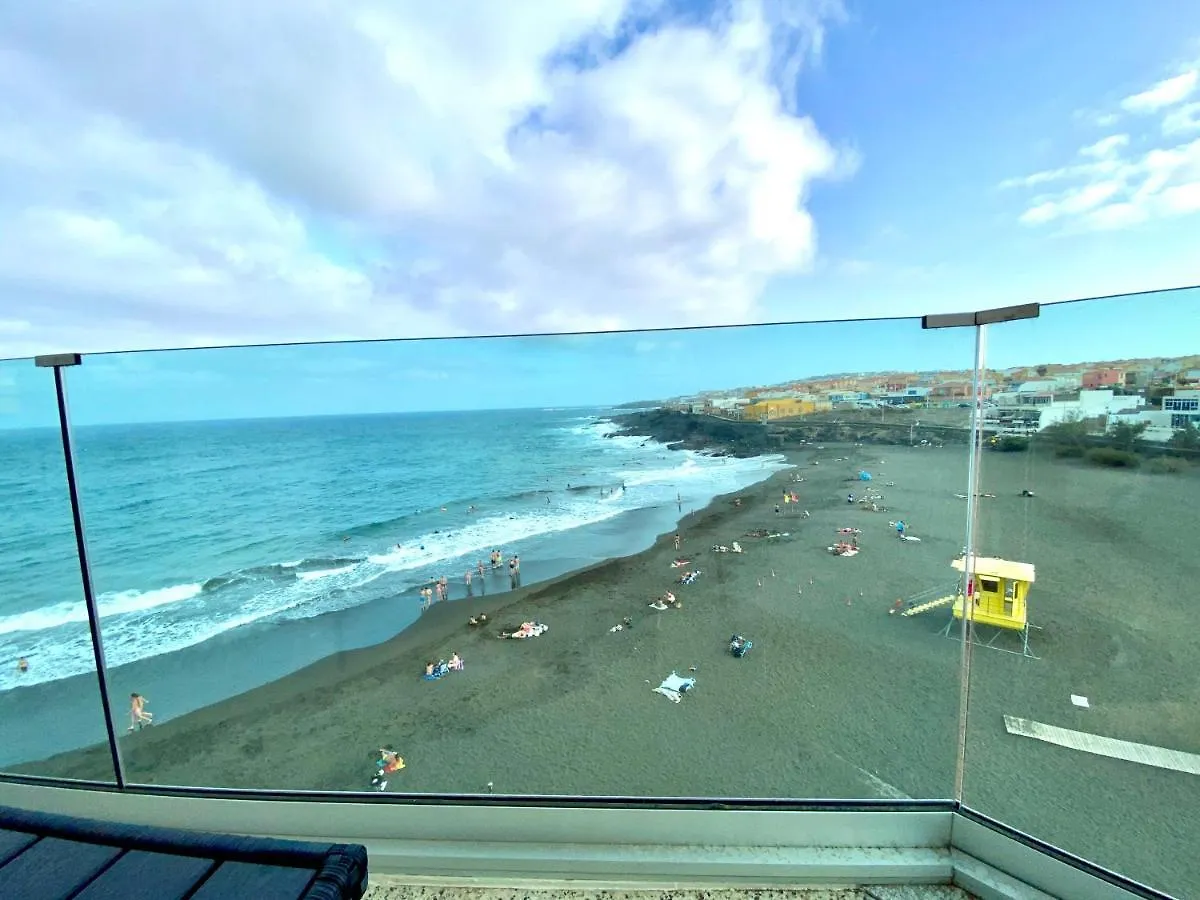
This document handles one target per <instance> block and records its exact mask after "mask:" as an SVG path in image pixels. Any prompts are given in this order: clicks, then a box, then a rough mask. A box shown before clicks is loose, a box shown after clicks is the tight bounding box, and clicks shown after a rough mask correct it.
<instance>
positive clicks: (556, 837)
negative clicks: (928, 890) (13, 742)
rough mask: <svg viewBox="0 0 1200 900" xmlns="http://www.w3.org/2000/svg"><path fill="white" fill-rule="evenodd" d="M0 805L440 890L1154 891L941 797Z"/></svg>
mask: <svg viewBox="0 0 1200 900" xmlns="http://www.w3.org/2000/svg"><path fill="white" fill-rule="evenodd" d="M0 804H2V805H7V806H15V807H21V808H25V809H36V810H42V811H45V812H54V813H61V814H64V815H72V816H80V817H85V818H95V819H103V820H111V821H122V822H129V823H134V824H142V825H154V826H164V827H174V828H187V829H193V830H198V831H212V832H222V833H229V834H244V835H255V836H272V837H279V838H290V839H296V840H314V841H336V842H347V843H361V844H363V845H365V846H366V848H367V851H368V854H369V857H370V867H371V876H372V878H373V879H374V878H379V877H383V879H384V880H386V881H388V882H392V883H393V885H400V884H425V885H428V886H431V887H432V886H435V885H436V886H439V887H441V888H442V889H445V888H447V887H448V886H452V885H453V886H460V887H476V888H478V887H505V888H514V887H517V886H525V887H526V888H527V889H529V890H531V891H532V890H537V889H541V890H547V891H553V890H555V888H556V887H558V888H563V887H565V886H568V885H570V886H572V887H573V888H576V889H584V888H588V889H596V888H597V887H599V886H605V887H610V888H611V887H615V886H617V885H619V886H620V887H621V889H622V890H633V889H640V890H645V889H649V888H655V889H658V890H663V889H666V888H672V889H674V890H680V889H684V888H694V889H703V890H708V891H712V890H716V889H721V888H725V889H731V888H736V889H740V890H748V889H754V888H757V889H781V888H802V887H812V888H862V889H863V890H864V891H866V892H865V893H863V894H862V895H863V896H866V897H870V896H871V893H870V891H869V890H867V887H866V886H887V885H891V886H899V885H908V886H917V885H959V886H961V887H963V888H965V889H966V890H968V891H969V892H970V893H972V894H974V895H976V896H978V897H980V898H984V900H1017V898H1020V900H1026V898H1031V900H1032V898H1044V897H1061V898H1076V897H1078V898H1086V900H1124V898H1134V897H1142V898H1146V897H1161V896H1163V895H1159V894H1155V893H1154V892H1147V891H1145V890H1141V889H1138V888H1137V887H1136V886H1129V885H1119V884H1114V883H1112V882H1111V880H1108V879H1106V878H1104V877H1102V875H1100V874H1097V873H1094V872H1091V871H1087V870H1084V869H1081V868H1079V867H1077V866H1075V865H1072V864H1071V863H1070V862H1069V861H1065V860H1064V859H1059V858H1055V856H1054V855H1051V854H1047V853H1044V852H1040V851H1039V850H1038V849H1036V848H1034V847H1031V846H1029V845H1027V843H1025V842H1023V841H1021V840H1019V839H1017V838H1016V837H1014V836H1010V835H1007V834H1003V833H1001V832H999V831H997V830H994V829H993V828H990V827H988V826H987V825H985V824H981V823H980V822H977V821H975V820H973V819H971V818H968V817H966V816H964V815H961V814H958V813H955V812H952V811H948V810H932V811H916V812H890V811H889V812H884V811H862V812H859V811H853V812H851V811H840V810H828V811H827V810H816V811H797V810H774V809H772V810H738V809H652V808H593V807H578V806H577V807H562V806H553V805H550V801H547V805H546V806H497V805H478V806H472V805H450V804H429V805H426V804H419V803H403V802H400V803H397V802H372V800H371V799H369V798H363V799H362V800H355V799H346V800H337V801H332V802H331V801H322V800H318V799H313V798H311V797H305V796H298V797H296V798H294V799H278V798H271V799H257V798H241V797H239V798H231V797H212V796H203V795H199V796H197V795H191V796H178V795H163V794H161V793H150V794H148V793H138V792H136V791H132V790H131V791H127V792H119V791H114V790H90V789H85V788H79V787H61V786H47V785H40V784H29V783H16V782H13V781H0ZM400 896H403V894H400ZM444 896H446V897H451V896H453V895H452V894H444ZM851 896H853V894H851ZM877 896H878V897H880V898H885V897H888V896H889V894H888V893H883V892H879V893H878V894H877ZM893 896H894V895H893ZM913 896H920V895H919V894H917V895H913Z"/></svg>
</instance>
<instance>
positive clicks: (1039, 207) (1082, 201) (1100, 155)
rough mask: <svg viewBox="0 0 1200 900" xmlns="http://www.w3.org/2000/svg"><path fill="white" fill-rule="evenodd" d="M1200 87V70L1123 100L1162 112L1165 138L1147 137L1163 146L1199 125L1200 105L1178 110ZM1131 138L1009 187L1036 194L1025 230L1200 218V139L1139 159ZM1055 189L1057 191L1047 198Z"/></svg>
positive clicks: (1102, 144) (1093, 147)
mask: <svg viewBox="0 0 1200 900" xmlns="http://www.w3.org/2000/svg"><path fill="white" fill-rule="evenodd" d="M1198 83H1200V69H1192V70H1189V71H1188V72H1185V73H1184V74H1182V75H1178V76H1175V77H1173V78H1168V79H1166V80H1164V81H1160V82H1158V83H1157V84H1155V85H1153V86H1151V87H1150V88H1149V89H1147V90H1145V91H1142V92H1141V93H1138V94H1134V95H1133V96H1130V97H1126V98H1125V99H1124V100H1123V101H1121V106H1122V108H1124V109H1126V110H1128V111H1131V112H1138V113H1149V112H1155V111H1160V112H1162V113H1163V115H1162V118H1161V121H1160V122H1159V123H1157V128H1158V133H1156V134H1154V135H1151V136H1145V135H1143V136H1142V138H1141V139H1139V143H1144V142H1145V141H1150V140H1153V141H1162V140H1163V139H1164V138H1169V137H1175V136H1177V135H1180V134H1182V133H1184V132H1186V131H1188V130H1191V128H1192V127H1193V119H1192V118H1191V117H1192V116H1193V115H1194V114H1196V113H1197V112H1198V111H1200V109H1193V107H1197V108H1200V103H1192V104H1186V105H1184V106H1178V107H1175V108H1172V107H1174V106H1175V104H1178V103H1180V102H1181V101H1183V100H1184V99H1186V98H1187V97H1188V95H1189V94H1190V93H1191V92H1192V91H1193V90H1194V89H1195V88H1196V86H1197V84H1198ZM1197 127H1200V125H1197ZM1132 143H1133V142H1132V140H1131V138H1130V135H1128V134H1124V133H1123V134H1114V135H1110V136H1108V137H1105V138H1103V139H1101V140H1099V141H1096V142H1095V143H1092V144H1089V145H1087V146H1084V147H1081V148H1080V149H1079V151H1078V155H1079V156H1082V157H1084V158H1086V160H1087V161H1086V162H1078V163H1073V164H1070V165H1066V166H1061V167H1059V168H1055V169H1046V170H1043V171H1041V172H1034V173H1032V174H1030V175H1024V176H1020V177H1017V178H1009V179H1006V180H1005V181H1003V182H1001V184H1000V187H1002V188H1010V189H1011V188H1026V189H1029V188H1036V189H1038V190H1039V191H1042V193H1039V194H1037V195H1036V196H1034V197H1033V198H1032V199H1031V200H1030V202H1029V205H1028V206H1027V207H1026V208H1025V210H1024V211H1023V212H1022V213H1021V214H1020V216H1019V217H1018V220H1019V221H1020V222H1021V224H1023V225H1027V226H1030V227H1039V226H1044V225H1047V224H1049V223H1051V222H1058V223H1060V224H1062V225H1064V226H1065V227H1068V228H1072V229H1082V230H1091V231H1111V230H1116V229H1120V228H1127V227H1131V226H1134V225H1140V224H1142V223H1144V222H1149V221H1152V220H1154V219H1161V218H1171V217H1178V216H1185V215H1191V214H1193V213H1197V212H1200V139H1196V140H1192V141H1190V142H1187V143H1181V144H1174V145H1170V146H1158V147H1152V148H1151V149H1148V150H1143V151H1141V152H1140V153H1131V152H1130V151H1131V146H1132ZM1048 188H1053V190H1052V191H1051V192H1050V193H1045V191H1046V190H1047V189H1048Z"/></svg>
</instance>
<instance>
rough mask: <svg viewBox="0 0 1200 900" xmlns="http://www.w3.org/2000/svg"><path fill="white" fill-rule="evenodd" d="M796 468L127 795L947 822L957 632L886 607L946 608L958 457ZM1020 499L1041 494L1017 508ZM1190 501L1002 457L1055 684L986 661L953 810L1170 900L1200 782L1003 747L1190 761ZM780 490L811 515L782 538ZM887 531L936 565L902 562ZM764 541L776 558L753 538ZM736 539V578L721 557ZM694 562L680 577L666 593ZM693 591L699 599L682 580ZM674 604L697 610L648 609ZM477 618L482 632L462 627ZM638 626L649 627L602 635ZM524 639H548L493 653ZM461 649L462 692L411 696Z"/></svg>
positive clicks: (1192, 481) (162, 741) (227, 718)
mask: <svg viewBox="0 0 1200 900" xmlns="http://www.w3.org/2000/svg"><path fill="white" fill-rule="evenodd" d="M788 459H789V462H791V463H792V464H793V466H794V468H791V469H788V470H783V471H780V472H778V473H776V474H775V475H773V476H771V477H770V478H769V479H767V480H765V481H762V482H760V483H758V484H756V485H754V486H752V487H750V488H748V489H744V490H741V491H738V492H736V497H738V498H740V499H741V503H740V505H735V503H734V497H735V495H725V496H722V497H718V498H717V499H716V500H714V501H713V502H712V503H711V504H710V505H709V506H708V507H707V508H705V509H703V510H698V511H696V512H694V513H691V514H689V515H688V516H686V517H685V518H684V520H683V521H682V522H681V524H680V526H679V530H678V533H679V535H680V537H681V550H679V551H676V549H675V546H674V539H673V536H674V532H673V531H672V532H667V533H664V534H663V535H661V536H660V537H659V539H658V540H657V541H656V542H655V543H654V545H653V546H652V547H651V548H650V549H648V550H646V551H645V552H642V553H639V554H636V555H633V556H629V557H624V558H619V559H614V560H608V561H605V562H601V563H598V564H596V565H592V566H588V567H586V568H584V569H582V570H579V571H575V572H573V573H570V574H567V575H564V576H561V577H557V578H554V579H551V580H548V581H543V582H540V583H538V584H531V585H528V586H526V587H523V588H521V589H520V590H517V591H514V592H511V593H502V594H499V595H495V594H492V595H490V596H487V597H483V598H472V599H463V600H456V601H453V602H448V603H441V604H435V605H434V606H433V607H432V608H431V609H430V610H429V611H428V612H426V613H425V614H424V615H423V616H422V617H421V618H420V620H419V621H418V622H416V623H415V624H414V625H413V626H411V627H409V628H407V629H406V630H405V631H403V632H402V633H400V634H399V635H398V636H396V637H394V638H392V639H391V640H389V641H387V642H385V643H383V644H380V645H377V646H374V647H369V648H366V649H361V650H355V651H351V652H346V653H339V654H337V655H334V656H332V657H329V658H327V659H324V660H322V661H320V662H318V663H316V664H314V665H312V666H309V667H308V668H306V669H304V670H302V671H300V672H297V673H294V674H292V675H289V676H287V677H285V678H282V679H279V680H277V681H274V682H272V683H270V684H268V685H265V686H263V687H260V688H257V689H255V690H252V691H249V692H247V693H244V694H241V695H239V696H237V697H234V698H231V699H228V700H225V701H222V702H220V703H216V704H214V705H211V706H209V707H206V708H204V709H201V710H199V711H196V712H193V713H189V714H187V715H184V716H181V717H178V718H173V719H171V720H170V721H166V722H164V723H162V724H160V725H156V726H154V727H153V728H150V729H146V730H144V731H142V732H139V733H136V734H132V735H127V736H124V737H123V738H122V747H123V752H124V758H125V764H126V766H127V770H128V776H129V777H130V779H131V780H133V781H137V782H144V783H151V784H176V785H213V786H221V787H242V788H280V789H320V790H365V789H367V787H368V783H369V780H370V777H371V774H372V773H373V771H374V760H375V759H376V758H377V757H378V750H379V748H381V747H385V746H390V747H394V748H395V749H396V750H397V751H398V752H399V753H400V755H401V756H403V758H404V760H405V762H406V768H404V769H403V770H402V771H401V772H398V773H395V774H394V775H393V776H392V777H391V779H390V783H389V786H388V790H389V791H399V792H404V793H410V792H411V793H418V794H420V793H486V792H488V791H494V792H495V793H497V794H529V793H534V794H561V795H579V794H583V795H637V796H717V797H720V796H725V797H792V798H864V797H872V798H896V799H902V798H906V797H912V798H939V797H950V796H951V795H952V793H953V779H954V767H955V749H956V748H955V744H956V736H957V724H958V698H959V685H958V672H959V664H960V651H961V645H960V644H959V643H958V642H956V641H954V640H950V639H947V638H946V637H943V636H941V634H940V631H941V630H942V628H943V627H944V626H945V624H946V622H947V619H948V613H947V612H946V610H945V609H944V608H943V609H941V610H934V611H932V612H930V613H927V614H924V615H921V616H914V617H911V618H906V617H901V616H897V615H889V614H888V610H889V609H890V608H891V607H892V606H893V605H894V604H895V603H896V601H897V600H901V601H903V600H905V599H907V598H911V597H913V596H914V595H916V594H918V593H921V592H924V591H929V590H934V589H937V588H940V587H945V588H946V589H947V590H949V589H951V588H952V587H953V584H954V582H955V579H956V577H957V576H956V573H955V571H954V570H953V569H952V568H951V567H950V563H951V561H952V560H953V559H954V558H955V557H956V556H957V555H958V553H959V551H960V550H961V549H962V546H963V544H964V541H965V531H966V520H965V514H966V503H965V502H964V500H963V499H961V497H959V496H956V495H957V494H961V493H962V492H963V491H964V490H965V485H966V469H967V456H966V450H965V448H964V447H961V446H959V447H953V446H947V447H941V448H920V447H918V448H907V447H879V446H870V445H868V446H852V445H843V446H834V445H829V446H827V447H824V448H822V449H820V450H817V449H815V448H814V449H804V450H793V451H789V454H788ZM814 461H815V462H817V463H819V464H817V465H814V464H813V463H814ZM860 470H866V471H869V472H870V473H871V474H872V476H873V478H872V481H871V483H870V486H871V487H872V488H873V489H874V490H876V491H878V492H880V493H882V494H883V500H882V501H880V503H881V505H882V506H884V507H886V509H884V510H881V511H879V512H868V511H864V510H863V509H862V508H861V507H860V506H859V505H858V504H851V503H848V502H847V494H848V493H851V492H855V493H861V490H862V489H863V487H865V486H866V485H865V484H864V483H862V482H859V481H858V480H857V478H856V475H857V473H858V472H859V471H860ZM795 478H803V479H804V480H803V481H800V482H795V481H793V479H795ZM889 482H894V484H892V485H890V486H889V484H888V483H889ZM1031 485H1032V486H1035V487H1036V498H1034V499H1028V498H1022V497H1021V496H1020V492H1021V491H1022V490H1023V489H1026V488H1029V487H1030V486H1031ZM1197 486H1198V481H1197V479H1196V478H1195V477H1194V473H1193V474H1189V475H1184V476H1169V477H1161V476H1160V477H1155V476H1149V475H1142V474H1137V473H1128V472H1117V471H1110V470H1099V469H1094V468H1085V467H1083V466H1080V465H1077V464H1074V463H1068V462H1053V461H1047V460H1045V459H1042V458H1038V459H1037V460H1036V461H1035V460H1034V459H1033V458H1032V457H1029V456H1027V455H1026V454H998V453H997V454H987V455H986V456H985V458H984V464H983V470H982V490H983V491H985V492H987V493H990V494H994V495H995V497H990V498H982V499H981V500H980V534H979V542H978V546H979V548H980V551H981V553H983V554H989V555H998V556H1007V557H1008V558H1011V559H1018V560H1023V561H1027V562H1032V563H1034V564H1035V565H1036V566H1037V571H1038V580H1037V583H1036V584H1035V586H1034V588H1033V591H1032V593H1031V595H1030V609H1031V613H1030V618H1031V621H1033V622H1034V623H1036V624H1037V625H1038V626H1040V628H1039V629H1038V630H1035V631H1034V632H1033V637H1032V642H1033V650H1034V652H1035V653H1036V655H1037V656H1038V657H1040V658H1038V659H1029V658H1025V657H1022V656H1020V655H1014V654H1009V653H1001V652H996V651H994V650H985V649H979V650H976V652H975V653H974V657H973V670H972V672H973V681H972V690H971V703H972V706H971V715H970V717H969V743H968V758H967V775H966V783H965V797H964V799H965V801H966V802H967V803H968V804H969V805H971V806H973V807H975V808H977V809H979V810H981V811H982V812H984V813H986V814H988V815H991V816H994V817H996V818H999V819H1001V820H1004V821H1006V822H1008V823H1009V824H1011V825H1013V826H1014V827H1016V828H1019V829H1023V830H1026V831H1028V832H1031V833H1033V834H1036V835H1037V836H1039V837H1041V838H1043V839H1045V840H1049V841H1051V842H1052V843H1056V844H1058V845H1060V846H1062V847H1064V848H1065V849H1067V850H1069V851H1071V852H1075V853H1079V854H1081V855H1084V856H1087V857H1088V858H1090V859H1093V860H1095V861H1097V862H1099V863H1100V864H1102V865H1106V866H1110V867H1113V868H1116V869H1119V870H1121V871H1123V872H1126V873H1127V874H1129V875H1130V876H1131V877H1134V878H1137V879H1141V880H1145V881H1148V882H1149V883H1151V884H1153V885H1155V886H1158V887H1162V888H1165V889H1167V890H1173V891H1176V892H1179V891H1181V890H1183V889H1184V888H1185V887H1186V886H1187V885H1188V884H1192V883H1198V882H1200V863H1197V862H1196V861H1195V857H1194V854H1192V853H1191V852H1190V850H1191V848H1192V847H1193V846H1194V843H1195V840H1196V839H1197V837H1200V823H1196V822H1195V820H1194V817H1190V815H1189V811H1190V810H1191V809H1194V808H1197V807H1198V805H1200V784H1198V783H1197V779H1196V778H1195V777H1194V776H1189V775H1185V774H1181V773H1177V772H1171V771H1166V770H1161V769H1155V768H1149V767H1145V766H1139V765H1136V764H1132V763H1126V762H1119V761H1116V760H1110V759H1107V758H1103V757H1099V756H1091V755H1084V754H1080V753H1077V752H1076V751H1072V750H1067V749H1063V748H1060V747H1056V746H1052V745H1049V744H1043V743H1040V742H1037V741H1033V740H1029V739H1027V738H1021V737H1016V736H1012V735H1009V734H1008V733H1007V732H1006V731H1005V728H1004V723H1003V716H1004V715H1006V714H1008V715H1018V716H1022V717H1028V718H1031V719H1035V720H1037V721H1041V722H1046V723H1049V724H1054V725H1059V726H1063V727H1067V728H1075V729H1079V730H1086V731H1093V732H1096V733H1102V734H1107V735H1110V736H1112V737H1118V738H1122V739H1125V740H1132V741H1141V742H1145V743H1150V744H1159V745H1162V746H1168V747H1172V748H1174V749H1180V750H1190V751H1193V752H1194V751H1195V750H1196V749H1197V747H1198V745H1200V712H1198V711H1197V710H1198V707H1197V705H1196V702H1195V701H1196V698H1197V694H1198V692H1200V675H1198V674H1197V666H1196V662H1197V660H1200V638H1198V637H1197V634H1196V630H1195V628H1194V624H1193V623H1192V621H1191V607H1192V606H1193V604H1192V602H1191V586H1192V585H1194V583H1195V575H1196V574H1197V571H1196V570H1197V564H1196V562H1195V561H1194V558H1193V557H1192V556H1191V555H1190V554H1191V552H1192V551H1193V550H1194V546H1195V537H1196V525H1195V518H1194V500H1195V497H1196V495H1197V493H1198V492H1197ZM784 489H787V490H794V491H796V492H797V494H798V495H799V500H800V502H799V503H798V504H795V505H793V504H786V505H783V506H781V509H780V512H779V513H776V511H775V506H776V504H777V503H778V502H779V501H780V498H781V496H782V492H783V490H784ZM804 511H807V512H808V513H809V515H808V516H807V517H806V516H805V515H804ZM896 518H903V519H904V520H905V522H906V523H907V524H908V527H909V533H910V534H911V535H913V536H917V537H920V539H921V540H920V541H919V542H905V541H900V540H898V539H897V538H896V535H895V531H894V529H893V528H892V527H891V525H890V522H891V521H892V520H894V519H896ZM844 527H849V528H856V529H859V530H861V534H860V535H857V536H856V538H857V541H858V543H859V546H860V549H861V552H860V553H859V554H858V555H857V556H854V557H839V556H835V555H833V554H831V553H829V552H828V551H827V550H826V548H827V547H828V546H829V545H831V544H832V543H833V542H834V541H835V540H836V539H837V537H838V536H837V534H836V530H837V529H838V528H844ZM762 531H767V532H771V533H780V534H781V535H782V536H780V537H772V538H767V537H752V536H749V535H751V534H752V533H755V532H762ZM733 541H738V542H739V543H740V545H741V547H742V548H743V551H744V552H743V553H740V554H738V553H717V552H713V549H712V548H713V547H714V545H724V546H730V545H731V544H732V542H733ZM679 557H682V558H685V559H687V560H689V561H690V562H689V565H688V566H685V567H681V568H673V567H672V562H673V561H674V560H675V559H676V558H679ZM690 569H698V570H699V571H700V573H701V574H700V575H699V576H698V577H697V578H696V580H695V582H694V583H692V584H686V585H677V584H674V580H675V579H676V578H677V577H678V576H679V574H680V573H681V572H682V571H688V570H690ZM502 577H505V578H507V576H506V575H505V576H502ZM668 589H670V590H671V591H673V592H674V594H675V595H676V597H677V598H678V599H679V600H680V601H681V603H682V608H679V609H675V608H668V609H666V610H661V611H660V610H655V609H652V608H650V607H649V606H648V604H649V603H650V602H651V601H652V600H653V599H654V598H655V597H657V596H659V595H662V594H663V593H664V592H665V591H667V590H668ZM406 602H407V601H406ZM479 613H486V614H487V615H488V616H489V623H488V625H487V626H483V627H471V626H469V625H468V624H467V620H468V617H470V616H473V615H478V614H479ZM626 617H629V618H631V619H632V627H630V628H624V627H623V628H622V629H621V630H619V631H611V630H610V629H611V628H613V627H614V626H616V625H617V624H619V623H622V621H623V619H625V618H626ZM317 621H319V620H317ZM525 621H539V622H543V623H545V624H546V625H547V626H549V630H548V631H547V633H545V634H543V635H541V636H539V637H535V638H529V639H526V640H520V641H518V640H502V639H499V638H498V637H497V636H496V634H497V631H498V630H499V628H500V627H501V626H513V625H519V624H520V623H521V622H525ZM953 631H954V633H957V628H955V629H954V630H953ZM733 634H741V635H744V636H745V637H747V638H749V639H751V640H752V641H753V648H752V649H751V651H750V652H749V653H747V654H746V656H744V657H743V658H735V657H733V656H732V655H731V654H730V653H729V652H728V642H729V639H730V636H731V635H733ZM1005 641H1007V643H1005ZM999 643H1000V645H1002V646H1006V647H1009V648H1014V647H1017V646H1018V645H1017V644H1016V643H1015V638H1013V636H1012V635H1004V636H1002V638H1001V640H1000V642H999ZM452 653H458V654H460V655H461V657H462V658H463V660H464V663H465V665H464V670H463V671H462V672H451V673H450V674H449V675H447V676H446V677H444V678H442V679H440V680H437V681H433V682H429V681H425V680H422V679H421V678H420V674H421V671H422V669H423V667H424V664H425V663H426V662H427V661H436V660H438V659H445V658H449V657H450V656H451V654H452ZM672 673H678V674H679V675H681V676H684V677H693V678H695V679H696V686H695V688H694V689H693V690H691V691H689V692H688V693H686V694H684V696H683V697H682V700H681V702H679V703H673V702H671V700H670V699H668V698H667V697H664V696H662V695H661V694H658V693H655V692H654V691H653V688H655V687H657V686H658V685H659V683H660V682H661V681H662V680H663V679H665V678H666V677H667V676H669V675H671V674H672ZM198 677H203V676H202V675H199V674H198ZM1071 694H1082V695H1086V696H1088V697H1089V698H1090V700H1091V706H1090V708H1089V709H1081V708H1078V707H1075V706H1073V705H1072V703H1071V702H1070V695H1071ZM150 699H151V709H155V707H154V705H153V701H154V698H150ZM122 712H123V710H122ZM160 712H167V711H165V710H160ZM122 721H123V718H122ZM107 766H108V755H107V749H106V748H104V747H93V748H88V749H86V750H83V751H81V752H76V753H71V754H65V755H60V756H58V757H55V758H53V759H51V760H47V761H45V762H42V763H38V764H31V765H27V766H22V767H20V768H21V769H22V770H23V771H28V772H43V773H46V774H53V775H56V776H59V777H68V778H97V779H105V778H110V777H111V772H110V771H107V770H106V769H107ZM1118 822H1120V823H1121V825H1120V827H1118V825H1117V824H1116V823H1118Z"/></svg>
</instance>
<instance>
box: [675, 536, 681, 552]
mask: <svg viewBox="0 0 1200 900" xmlns="http://www.w3.org/2000/svg"><path fill="white" fill-rule="evenodd" d="M681 542H682V541H681V538H680V537H679V532H676V533H675V549H676V550H678V549H679V545H680V543H681Z"/></svg>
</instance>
